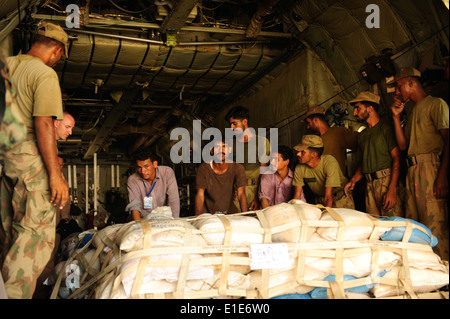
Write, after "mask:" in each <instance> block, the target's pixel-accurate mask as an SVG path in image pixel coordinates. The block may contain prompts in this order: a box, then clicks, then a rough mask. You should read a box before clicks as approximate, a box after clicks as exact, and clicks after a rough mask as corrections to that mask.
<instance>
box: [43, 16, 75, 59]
mask: <svg viewBox="0 0 450 319" xmlns="http://www.w3.org/2000/svg"><path fill="white" fill-rule="evenodd" d="M37 34H40V35H43V36H45V37H47V38H50V39H53V40H56V41H59V42H61V43H62V44H64V56H66V57H67V56H68V54H69V37H68V35H67V33H66V32H65V31H64V30H63V28H61V27H60V26H59V25H57V24H53V23H49V22H47V21H43V22H41V23H40V24H39V25H38V29H37Z"/></svg>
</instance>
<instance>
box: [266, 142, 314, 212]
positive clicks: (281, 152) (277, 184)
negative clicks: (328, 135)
mask: <svg viewBox="0 0 450 319" xmlns="http://www.w3.org/2000/svg"><path fill="white" fill-rule="evenodd" d="M293 160H294V153H293V151H292V149H291V148H290V147H288V146H284V145H280V146H279V147H278V150H277V151H276V152H273V153H272V159H271V161H270V166H271V169H272V170H275V173H273V174H261V181H260V185H259V194H258V195H259V200H260V201H261V208H266V207H268V206H273V205H276V204H280V203H286V202H288V201H289V200H291V199H292V197H293V188H292V180H293V178H294V172H293V170H292V169H291V167H292V162H293ZM301 200H303V201H304V202H306V199H305V196H304V195H303V193H302V198H301Z"/></svg>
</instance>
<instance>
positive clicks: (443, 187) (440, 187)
mask: <svg viewBox="0 0 450 319" xmlns="http://www.w3.org/2000/svg"><path fill="white" fill-rule="evenodd" d="M433 194H434V196H436V198H445V197H447V196H448V179H447V177H446V176H442V174H438V176H437V177H436V180H435V181H434V184H433Z"/></svg>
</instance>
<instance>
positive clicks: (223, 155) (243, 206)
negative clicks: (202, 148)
mask: <svg viewBox="0 0 450 319" xmlns="http://www.w3.org/2000/svg"><path fill="white" fill-rule="evenodd" d="M231 152H232V151H231V147H230V146H229V145H228V143H227V142H225V141H221V140H218V141H215V142H214V147H213V148H212V149H211V155H212V156H213V160H212V161H211V162H210V163H202V164H201V165H200V166H199V167H198V168H197V172H196V185H197V194H196V195H195V215H200V214H202V213H211V214H215V213H224V214H231V213H237V212H238V208H237V207H236V205H235V204H234V203H233V192H234V189H235V188H236V189H237V198H238V200H239V205H240V210H241V211H242V212H246V211H247V210H248V208H247V198H246V196H245V186H246V185H247V180H246V178H245V170H244V166H243V165H242V164H239V163H235V162H233V161H231V160H229V159H228V157H229V155H230V154H231Z"/></svg>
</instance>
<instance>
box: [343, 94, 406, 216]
mask: <svg viewBox="0 0 450 319" xmlns="http://www.w3.org/2000/svg"><path fill="white" fill-rule="evenodd" d="M379 103H380V97H379V96H377V95H375V94H373V93H371V92H361V93H360V94H359V95H358V96H357V97H356V98H355V99H353V100H352V101H350V104H352V105H353V106H354V111H353V115H354V116H355V118H356V119H357V120H358V121H360V122H366V123H367V126H368V127H367V128H366V129H365V130H363V131H362V132H361V133H360V134H359V135H358V151H357V159H358V162H359V165H358V168H357V169H356V172H355V174H354V175H353V177H352V178H351V179H350V182H349V183H348V184H347V185H345V188H344V190H345V193H346V194H347V195H348V194H349V193H350V192H351V191H352V190H353V188H354V187H355V184H356V182H358V181H359V180H361V179H362V178H363V177H365V178H366V181H367V187H366V212H367V213H369V214H372V215H377V216H403V209H402V200H401V198H400V197H399V195H398V187H397V186H398V179H399V175H400V157H401V156H400V150H399V148H398V146H397V142H396V140H395V133H394V130H393V127H392V126H391V125H390V123H388V122H387V121H386V120H384V119H380V116H379V114H378V109H379Z"/></svg>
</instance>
